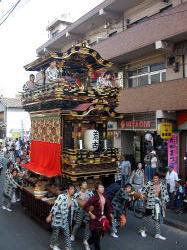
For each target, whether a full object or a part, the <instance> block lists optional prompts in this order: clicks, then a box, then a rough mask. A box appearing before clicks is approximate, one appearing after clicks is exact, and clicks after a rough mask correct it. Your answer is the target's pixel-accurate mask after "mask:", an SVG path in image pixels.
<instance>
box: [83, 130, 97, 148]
mask: <svg viewBox="0 0 187 250" xmlns="http://www.w3.org/2000/svg"><path fill="white" fill-rule="evenodd" d="M84 145H85V149H87V150H89V151H96V150H97V149H98V148H99V132H98V131H97V130H94V129H89V130H86V132H85V133H84Z"/></svg>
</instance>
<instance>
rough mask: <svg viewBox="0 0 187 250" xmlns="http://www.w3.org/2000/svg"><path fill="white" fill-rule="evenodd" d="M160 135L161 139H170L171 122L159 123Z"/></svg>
mask: <svg viewBox="0 0 187 250" xmlns="http://www.w3.org/2000/svg"><path fill="white" fill-rule="evenodd" d="M160 137H161V138H162V139H170V138H171V137H172V123H171V122H163V123H161V124H160Z"/></svg>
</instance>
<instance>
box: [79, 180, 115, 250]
mask: <svg viewBox="0 0 187 250" xmlns="http://www.w3.org/2000/svg"><path fill="white" fill-rule="evenodd" d="M84 210H85V211H86V212H87V213H88V214H89V215H90V231H91V237H90V238H89V240H88V244H89V246H91V245H94V248H95V250H101V245H100V241H101V237H102V236H103V235H104V231H105V230H106V228H107V227H109V225H110V222H111V219H112V216H113V215H112V212H113V209H112V205H111V202H110V200H109V199H108V198H107V197H106V196H105V195H104V186H103V185H102V184H101V183H99V184H97V185H96V186H95V194H94V195H93V196H92V197H91V198H90V199H89V200H88V201H87V202H86V204H85V206H84ZM87 249H88V248H87Z"/></svg>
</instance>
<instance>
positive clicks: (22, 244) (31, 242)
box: [0, 176, 187, 250]
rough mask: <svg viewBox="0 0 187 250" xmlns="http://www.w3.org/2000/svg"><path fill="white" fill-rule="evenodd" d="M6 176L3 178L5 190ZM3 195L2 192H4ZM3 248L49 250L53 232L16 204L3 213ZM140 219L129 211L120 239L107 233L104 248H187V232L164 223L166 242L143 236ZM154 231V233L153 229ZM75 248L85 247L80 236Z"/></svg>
mask: <svg viewBox="0 0 187 250" xmlns="http://www.w3.org/2000/svg"><path fill="white" fill-rule="evenodd" d="M2 182H3V178H2V176H1V177H0V187H1V190H2ZM1 197H2V192H1ZM0 221H1V223H0V250H47V249H49V240H50V232H48V231H46V230H45V229H44V228H43V227H42V226H41V225H39V224H38V223H37V222H36V221H34V220H33V219H31V218H30V217H29V216H28V215H27V214H25V211H24V210H23V209H22V207H21V206H20V205H19V204H16V205H15V206H13V212H11V213H9V212H7V211H5V210H1V213H0ZM140 226H141V220H139V219H136V218H134V217H133V216H132V215H131V214H128V222H127V226H126V227H125V228H124V229H121V231H120V238H118V239H113V238H111V237H110V236H109V234H108V233H107V234H106V236H105V238H104V239H103V241H102V250H122V249H125V250H131V249H144V250H159V249H160V248H162V249H170V250H178V249H180V250H185V249H186V246H187V233H186V232H183V231H181V230H178V229H175V228H173V227H169V226H166V225H163V226H162V229H163V235H164V236H166V237H167V240H166V241H159V240H155V239H154V238H153V237H152V235H148V237H147V238H146V239H143V238H141V237H140V236H139V234H138V228H139V227H140ZM150 233H151V234H153V232H150ZM73 246H74V248H73V249H74V250H82V249H83V248H82V246H81V241H80V236H78V239H77V241H76V242H75V243H74V244H73Z"/></svg>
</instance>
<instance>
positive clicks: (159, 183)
mask: <svg viewBox="0 0 187 250" xmlns="http://www.w3.org/2000/svg"><path fill="white" fill-rule="evenodd" d="M142 194H143V196H142V198H143V199H144V200H145V203H146V204H145V207H146V213H145V216H144V219H143V223H144V226H143V228H142V229H141V230H140V234H141V236H142V237H143V238H145V237H147V234H146V224H147V225H148V224H153V225H154V228H155V238H156V239H160V240H166V238H165V237H163V236H162V235H161V229H160V225H161V224H162V223H163V218H164V217H165V211H166V204H167V202H169V195H168V192H167V188H166V184H165V182H164V181H163V180H161V178H160V176H159V174H157V173H155V174H154V176H153V180H152V181H149V182H147V183H146V184H145V185H144V187H143V189H142Z"/></svg>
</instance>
